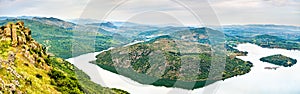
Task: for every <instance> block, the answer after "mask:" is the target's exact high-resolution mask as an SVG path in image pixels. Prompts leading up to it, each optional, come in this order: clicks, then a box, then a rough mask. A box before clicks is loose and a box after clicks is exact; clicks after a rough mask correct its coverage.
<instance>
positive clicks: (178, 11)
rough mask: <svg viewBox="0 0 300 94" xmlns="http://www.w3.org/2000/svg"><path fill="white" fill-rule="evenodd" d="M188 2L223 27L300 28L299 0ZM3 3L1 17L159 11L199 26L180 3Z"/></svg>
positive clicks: (122, 16)
mask: <svg viewBox="0 0 300 94" xmlns="http://www.w3.org/2000/svg"><path fill="white" fill-rule="evenodd" d="M185 1H188V2H190V3H192V4H193V6H187V7H189V8H192V9H196V10H197V11H200V13H201V14H202V15H203V16H202V17H201V19H215V18H214V17H212V16H214V14H211V13H212V11H211V10H210V7H207V4H210V5H211V8H213V9H214V12H215V15H217V16H218V18H219V20H220V22H221V23H222V24H255V23H271V24H272V23H274V24H293V25H300V21H299V20H298V19H299V18H300V15H299V9H300V8H299V6H300V0H208V1H209V3H207V2H205V1H203V0H185ZM0 2H1V3H0V13H1V14H0V15H2V16H22V15H28V16H47V17H50V16H52V17H58V18H63V19H70V18H79V17H82V18H96V19H102V18H106V19H107V20H127V19H130V17H134V16H135V15H139V14H145V13H150V12H151V11H154V12H155V11H156V12H161V13H165V14H167V15H170V16H172V17H174V18H176V19H178V20H179V21H180V22H183V23H184V24H188V25H192V24H194V25H195V24H198V23H196V21H195V20H197V18H196V19H195V18H194V17H193V13H192V12H191V11H189V10H188V9H186V6H184V4H180V3H178V2H180V0H0ZM112 9H113V10H112ZM149 15H150V14H149ZM144 16H145V15H144ZM149 17H151V16H147V17H146V16H145V19H146V18H148V19H149ZM155 17H156V18H157V19H163V17H162V18H159V16H155ZM162 21H164V20H162ZM168 21H170V20H168ZM166 23H170V22H166Z"/></svg>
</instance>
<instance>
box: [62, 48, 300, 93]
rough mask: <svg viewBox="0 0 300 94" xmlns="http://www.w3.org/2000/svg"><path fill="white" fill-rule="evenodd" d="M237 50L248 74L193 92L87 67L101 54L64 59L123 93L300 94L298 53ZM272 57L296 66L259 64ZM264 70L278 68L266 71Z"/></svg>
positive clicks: (289, 51)
mask: <svg viewBox="0 0 300 94" xmlns="http://www.w3.org/2000/svg"><path fill="white" fill-rule="evenodd" d="M237 49H238V50H241V51H247V52H248V55H247V56H239V57H238V58H240V59H242V60H245V61H250V62H252V63H253V65H254V67H252V68H251V71H250V72H249V73H247V74H245V75H241V76H237V77H233V78H229V79H226V80H225V81H218V82H216V83H214V84H211V85H209V86H206V87H203V88H199V89H195V90H184V89H179V88H166V87H157V86H152V85H142V84H139V83H137V82H135V81H133V80H130V79H129V78H126V77H124V76H121V75H118V74H115V73H112V72H109V71H106V70H104V69H102V68H100V67H98V66H96V65H94V64H91V63H89V61H93V60H96V58H95V56H96V55H97V54H99V53H101V52H95V53H89V54H84V55H81V56H78V57H74V58H70V59H67V61H69V62H71V63H72V64H74V65H75V66H76V67H78V68H79V69H81V70H83V71H84V72H85V73H87V74H88V75H89V76H90V78H91V80H92V81H94V82H95V83H98V84H100V85H102V86H105V87H110V88H119V89H123V90H126V91H128V92H130V93H131V94H210V92H209V93H207V92H206V91H209V89H211V88H213V90H214V91H213V93H215V94H300V75H299V73H300V64H299V62H300V51H297V50H284V49H269V48H261V47H259V46H257V45H254V44H249V43H247V44H240V45H238V47H237ZM274 54H282V55H285V56H288V57H291V58H294V59H297V61H298V62H297V64H295V65H294V66H292V67H279V66H276V65H273V64H269V63H265V62H261V61H260V60H259V59H260V58H261V57H265V56H269V55H274ZM264 67H279V68H278V69H277V70H267V69H264ZM215 88H217V89H215ZM204 92H205V93H204Z"/></svg>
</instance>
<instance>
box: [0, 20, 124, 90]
mask: <svg viewBox="0 0 300 94" xmlns="http://www.w3.org/2000/svg"><path fill="white" fill-rule="evenodd" d="M31 32H32V31H31V30H30V29H29V28H26V27H25V26H24V22H17V23H16V24H14V23H8V24H7V25H5V26H2V27H0V39H1V40H0V41H1V42H0V93H1V94H22V93H25V94H83V93H88V94H113V93H117V94H122V93H123V94H126V93H127V92H126V91H122V90H119V89H110V88H105V87H101V86H100V85H98V84H95V83H93V82H91V81H90V80H89V78H88V76H87V75H86V74H85V73H83V72H82V71H80V70H78V69H77V68H76V67H75V66H73V65H72V64H70V63H69V62H67V61H65V60H64V59H62V58H58V57H53V56H49V55H48V53H46V48H45V47H44V46H43V45H41V44H39V43H38V42H36V41H35V40H34V39H33V38H32V37H31ZM75 71H76V72H75Z"/></svg>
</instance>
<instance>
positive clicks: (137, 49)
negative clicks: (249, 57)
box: [92, 28, 252, 89]
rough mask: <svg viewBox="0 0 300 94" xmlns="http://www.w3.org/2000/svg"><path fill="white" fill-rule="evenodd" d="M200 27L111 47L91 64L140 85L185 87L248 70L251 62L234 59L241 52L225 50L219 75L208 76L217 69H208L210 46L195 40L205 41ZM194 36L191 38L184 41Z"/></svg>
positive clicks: (188, 87)
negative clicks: (224, 57)
mask: <svg viewBox="0 0 300 94" xmlns="http://www.w3.org/2000/svg"><path fill="white" fill-rule="evenodd" d="M203 30H204V28H202V29H194V30H191V32H187V31H182V32H175V33H176V34H174V35H173V36H172V37H171V36H161V37H157V38H155V39H153V40H151V41H147V42H143V43H138V44H134V45H131V46H126V47H119V48H116V49H112V50H109V51H106V52H103V53H100V54H99V55H97V60H96V61H95V62H92V63H94V64H97V65H98V66H100V67H102V68H104V69H106V70H109V71H111V72H114V73H118V74H121V75H124V76H127V77H129V78H131V79H133V80H135V81H137V82H139V83H142V84H151V85H156V86H167V87H179V88H185V89H195V88H199V87H203V86H204V85H206V81H208V80H209V81H208V82H211V81H212V82H214V81H217V80H224V79H227V78H230V77H233V76H237V75H243V74H246V73H248V72H249V71H250V69H251V67H252V63H250V62H247V61H243V60H241V59H238V58H236V57H235V56H237V55H240V54H238V53H242V52H239V51H236V50H232V52H231V51H228V52H227V56H226V63H225V65H226V66H225V68H224V70H223V71H222V73H221V74H222V76H220V77H218V76H215V77H212V78H209V79H208V76H209V73H214V72H218V71H219V69H210V68H211V66H216V65H212V63H211V61H212V59H213V58H212V56H211V55H212V53H211V52H212V51H211V46H210V45H209V44H207V42H203V41H199V40H207V35H206V34H205V31H204V32H202V31H203ZM191 38H192V39H191ZM194 39H195V41H186V40H194ZM228 49H229V48H228ZM232 49H233V48H232ZM234 51H235V52H237V53H235V52H234ZM219 63H222V62H219ZM218 65H219V64H218ZM221 65H222V64H221ZM178 82H179V83H180V84H178ZM175 83H177V84H175Z"/></svg>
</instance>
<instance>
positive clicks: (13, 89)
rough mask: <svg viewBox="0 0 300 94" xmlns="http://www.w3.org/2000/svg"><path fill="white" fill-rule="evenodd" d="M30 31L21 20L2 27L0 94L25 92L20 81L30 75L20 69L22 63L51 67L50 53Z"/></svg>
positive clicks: (47, 68) (42, 67)
mask: <svg viewBox="0 0 300 94" xmlns="http://www.w3.org/2000/svg"><path fill="white" fill-rule="evenodd" d="M30 32H31V31H30V29H28V28H25V27H24V23H23V22H21V21H19V22H17V23H16V24H14V23H8V24H7V25H6V26H2V27H1V28H0V39H1V40H0V41H1V51H0V71H1V72H2V73H0V91H1V92H0V94H2V93H10V94H15V93H18V94H19V93H22V92H23V91H21V90H20V86H21V85H20V81H22V80H24V79H26V78H27V77H28V76H26V75H25V76H24V74H22V73H21V74H20V71H18V66H19V64H20V63H23V62H26V61H29V62H31V63H32V64H33V65H34V67H36V68H40V69H43V70H49V69H50V66H48V65H47V63H46V62H45V58H47V57H48V55H47V54H46V53H45V51H44V48H43V47H42V46H41V45H40V44H38V43H37V42H35V41H34V40H33V39H32V37H31V33H30ZM17 57H18V58H17ZM24 64H25V63H24ZM2 74H4V75H2ZM5 75H10V76H5ZM9 79H10V80H9Z"/></svg>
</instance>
